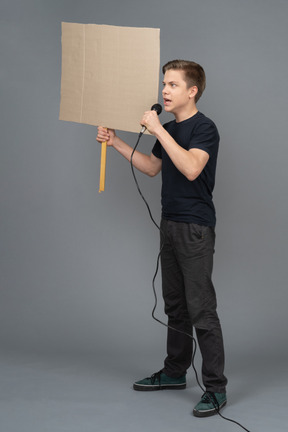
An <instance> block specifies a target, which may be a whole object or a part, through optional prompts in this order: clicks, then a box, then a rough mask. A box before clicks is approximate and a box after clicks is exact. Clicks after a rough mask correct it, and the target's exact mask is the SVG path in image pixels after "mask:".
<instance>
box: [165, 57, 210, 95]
mask: <svg viewBox="0 0 288 432" xmlns="http://www.w3.org/2000/svg"><path fill="white" fill-rule="evenodd" d="M170 69H174V70H183V72H184V74H185V78H184V79H185V81H186V83H187V88H190V87H193V86H196V87H197V88H198V92H197V94H196V96H195V102H197V101H198V100H199V99H200V97H201V95H202V93H203V91H204V89H205V87H206V76H205V72H204V69H203V68H202V66H200V65H199V64H198V63H195V62H193V61H189V60H171V61H169V62H168V63H166V64H165V65H164V66H163V68H162V72H163V74H165V72H166V71H167V70H170Z"/></svg>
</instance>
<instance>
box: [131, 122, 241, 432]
mask: <svg viewBox="0 0 288 432" xmlns="http://www.w3.org/2000/svg"><path fill="white" fill-rule="evenodd" d="M143 133H144V130H143V131H142V130H141V132H140V133H139V135H138V139H137V142H136V144H135V146H134V148H133V150H132V153H131V157H130V166H131V171H132V175H133V178H134V181H135V184H136V187H137V190H138V192H139V194H140V196H141V198H142V200H143V201H144V203H145V205H146V207H147V210H148V213H149V216H150V219H151V220H152V222H153V224H154V225H155V226H156V228H157V229H158V230H159V232H160V239H161V240H160V250H159V253H158V256H157V259H156V269H155V273H154V276H153V279H152V288H153V294H154V299H155V304H154V307H153V310H152V318H153V319H154V320H155V321H157V322H158V323H159V324H162V325H163V326H164V327H166V328H169V329H171V330H174V331H176V332H178V333H182V334H184V335H186V336H188V337H189V338H190V339H192V362H191V364H192V368H193V370H194V373H195V378H196V381H197V384H198V386H199V387H200V389H201V390H202V391H203V393H206V394H207V395H208V397H209V399H210V402H212V404H213V406H214V408H215V410H216V412H217V414H218V415H219V416H220V417H221V418H222V419H224V420H226V421H228V422H231V423H234V424H236V425H238V426H239V427H240V428H242V429H243V430H245V431H246V432H250V431H249V430H248V429H246V428H245V427H244V426H243V425H242V424H241V423H238V422H237V421H236V420H233V419H230V418H228V417H225V416H223V414H221V413H220V410H219V406H218V405H217V404H216V403H215V401H214V400H213V398H212V397H211V396H210V395H209V392H206V390H205V389H204V388H203V386H202V385H201V383H200V380H199V377H198V373H197V370H196V367H195V362H194V360H195V356H196V351H197V341H196V339H195V338H194V336H193V335H192V334H190V333H186V332H184V331H182V330H178V329H176V328H174V327H172V326H170V325H169V324H166V323H164V322H163V321H161V320H160V319H158V318H157V317H156V316H155V310H156V308H157V304H158V299H157V293H156V288H155V280H156V277H157V275H158V271H159V264H160V257H161V253H162V250H163V247H164V237H165V236H164V233H163V231H162V230H161V228H160V226H159V225H158V224H157V222H156V221H155V219H154V217H153V215H152V212H151V209H150V206H149V204H148V202H147V200H146V199H145V197H144V195H143V193H142V191H141V189H140V186H139V183H138V181H137V178H136V175H135V171H134V166H133V156H134V153H135V151H136V149H137V147H138V144H139V141H140V139H141V137H142V135H143Z"/></svg>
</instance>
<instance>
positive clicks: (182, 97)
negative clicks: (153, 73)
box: [162, 69, 197, 116]
mask: <svg viewBox="0 0 288 432" xmlns="http://www.w3.org/2000/svg"><path fill="white" fill-rule="evenodd" d="M192 89H194V91H195V88H194V87H191V88H189V89H188V88H187V83H186V81H185V80H184V72H183V71H182V70H173V69H170V70H168V71H167V72H166V73H165V75H164V79H163V90H162V96H163V102H164V107H165V111H167V112H171V113H173V114H174V115H175V116H177V114H180V113H181V112H183V110H186V109H187V108H188V107H189V106H190V104H191V98H192V97H193V90H192ZM196 89H197V87H196Z"/></svg>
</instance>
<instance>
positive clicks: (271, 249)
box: [0, 0, 288, 432]
mask: <svg viewBox="0 0 288 432" xmlns="http://www.w3.org/2000/svg"><path fill="white" fill-rule="evenodd" d="M287 18H288V2H287V1H286V0H241V1H240V0H201V1H199V0H197V1H196V0H195V1H192V0H178V1H177V2H175V1H172V0H153V1H152V0H145V2H144V1H143V2H139V3H137V2H135V0H121V1H118V0H106V1H105V2H100V1H99V0H98V1H95V0H94V1H92V0H82V1H81V2H80V1H79V2H77V1H76V0H70V1H69V0H58V1H56V0H50V1H47V0H46V1H45V0H38V1H37V0H21V1H20V0H19V1H17V0H1V6H0V62H1V69H0V84H1V107H0V110H1V111H0V112H1V115H0V130H1V156H0V163H1V170H0V185H1V186H0V188H1V237H0V253H1V292H0V296H1V301H0V342H1V352H2V357H1V364H2V369H1V371H2V372H1V382H2V394H1V401H2V404H1V406H2V408H3V412H2V409H1V422H3V425H2V426H3V427H2V428H1V430H3V432H4V431H5V432H10V431H11V432H12V431H13V432H17V431H21V432H23V431H26V430H27V431H28V430H29V431H30V432H31V431H32V432H33V431H34V430H35V431H36V430H37V431H39V430H42V431H46V430H47V431H48V430H49V431H51V430H53V431H57V432H58V431H66V430H67V431H68V430H69V431H70V432H71V431H72V432H73V431H74V430H75V431H90V430H91V431H94V430H97V431H98V430H99V431H100V430H101V431H122V430H123V431H125V432H127V431H129V430H131V431H136V432H137V431H142V430H143V431H144V430H145V431H146V430H148V429H149V428H153V429H155V428H157V429H158V430H161V429H163V430H166V431H170V430H171V431H172V430H175V428H176V429H177V428H178V430H179V431H180V430H183V431H185V430H190V427H192V425H197V426H195V427H196V430H197V431H202V430H203V431H204V430H207V427H209V428H211V427H212V424H213V427H214V430H217V431H218V430H219V431H221V432H223V431H226V430H227V431H232V430H239V429H238V428H237V426H234V425H231V424H229V423H225V422H224V421H223V420H221V419H219V418H217V419H208V420H204V423H203V421H202V422H201V421H199V420H197V419H193V418H192V417H191V410H192V405H193V403H194V402H197V399H198V398H199V395H200V393H199V389H197V387H195V380H194V377H193V373H192V371H191V372H189V380H190V384H191V386H190V390H189V389H188V390H186V393H185V392H182V393H181V392H180V393H181V395H178V394H177V395H175V393H173V395H172V393H169V392H168V394H167V393H166V394H165V396H162V395H161V397H160V396H159V394H158V393H157V395H155V394H153V395H150V396H149V398H148V396H147V395H142V394H141V395H139V394H136V393H135V392H134V393H133V392H132V391H131V390H130V387H131V384H132V382H133V380H134V379H136V378H138V379H139V378H142V377H143V376H146V375H150V374H151V373H152V372H155V371H156V370H158V369H160V368H161V366H162V360H163V356H164V353H165V334H166V330H165V328H164V327H161V326H160V325H159V324H157V323H155V322H154V321H153V320H152V318H151V310H152V307H153V304H154V297H153V293H152V288H151V280H152V276H153V274H154V270H155V263H156V257H157V253H158V233H157V230H156V228H155V227H154V226H153V225H152V223H151V222H150V219H149V216H148V213H147V210H146V207H145V205H144V203H143V202H142V200H141V198H140V196H139V195H138V192H137V190H136V187H135V184H134V182H133V178H132V175H131V171H130V167H129V164H128V163H127V162H126V161H125V160H124V159H122V158H121V156H120V155H118V154H117V153H116V152H115V151H114V150H113V149H109V150H108V155H107V156H108V157H107V173H106V190H105V192H104V193H102V194H99V193H98V185H99V167H100V146H99V145H98V143H96V141H95V137H96V133H97V130H96V128H95V127H93V126H89V125H80V124H76V123H68V122H61V121H59V120H58V115H59V103H60V78H61V21H67V22H81V23H96V24H110V25H121V26H134V27H157V28H159V27H160V29H161V64H163V63H165V62H166V61H168V60H171V59H173V58H187V59H192V60H194V61H197V62H199V63H200V64H201V65H202V66H203V67H204V69H205V70H206V74H207V88H206V90H205V92H204V95H203V96H202V98H201V99H200V101H199V104H198V107H199V109H200V110H201V111H202V112H204V113H205V114H206V115H207V116H209V117H211V118H212V119H213V120H214V121H215V122H216V124H217V126H218V128H219V132H220V135H221V147H220V154H219V162H218V173H217V184H216V189H215V195H214V198H215V205H216V208H217V216H218V222H217V231H216V232H217V242H216V255H215V268H214V282H215V286H216V290H217V294H218V303H219V314H220V316H221V320H222V326H223V332H224V337H225V345H226V357H227V371H226V372H227V375H228V378H229V379H230V390H229V393H230V400H231V404H230V408H228V407H227V409H226V411H225V413H226V415H227V416H228V417H229V416H232V417H236V418H237V420H238V421H242V423H244V422H245V421H246V427H248V426H249V423H250V428H251V430H261V431H263V430H267V431H268V430H275V431H278V430H279V431H282V430H284V429H285V427H284V425H285V424H286V425H287V420H288V419H287V414H286V408H284V407H285V406H286V405H285V399H284V394H286V392H287V372H286V369H287V360H288V350H287V314H286V304H287V300H288V294H287V287H286V274H287V240H288V232H287V224H286V219H287V192H286V191H287V170H286V165H287V157H288V149H287V134H286V128H287V94H288V84H287V67H288V58H287V36H288V25H287ZM139 49H141V47H139ZM161 79H162V77H161V75H160V80H161ZM139 86H141V76H140V77H139ZM160 88H161V87H160ZM159 101H161V95H159ZM170 118H171V117H169V116H168V115H167V114H165V113H164V114H162V115H161V120H162V121H163V122H164V121H167V120H168V119H170ZM119 135H120V136H121V137H122V138H124V139H125V140H127V141H128V142H129V143H130V144H131V145H134V144H135V140H136V134H132V133H124V132H121V133H120V134H119ZM153 143H154V139H153V137H150V136H145V137H143V139H142V141H141V143H140V146H139V149H140V150H141V151H143V152H147V153H149V152H150V151H151V148H152V146H153ZM137 176H138V180H139V183H140V185H141V189H142V191H143V193H144V195H145V197H146V198H147V200H148V202H149V204H150V205H151V209H152V212H153V214H154V216H155V219H156V220H158V221H159V215H160V204H159V201H160V186H161V185H160V177H159V178H156V179H149V178H146V177H145V176H143V175H141V174H137ZM160 284H161V281H160V280H159V278H158V279H157V284H156V285H157V290H158V296H159V306H158V308H157V315H158V317H160V318H163V313H162V309H163V304H162V300H161V294H160ZM197 363H199V358H198V357H197ZM198 366H199V364H198ZM126 387H127V388H128V390H127V388H126ZM187 392H188V393H187ZM189 392H190V393H189ZM183 395H185V396H183ZM281 395H282V396H281ZM73 398H74V399H73ZM181 410H183V411H181ZM248 420H249V421H248ZM210 422H211V423H210ZM247 423H248V424H247ZM205 428H206V429H205ZM218 428H219V429H218ZM266 428H267V429H266ZM194 430H195V429H194Z"/></svg>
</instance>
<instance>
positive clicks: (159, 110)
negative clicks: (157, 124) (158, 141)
mask: <svg viewBox="0 0 288 432" xmlns="http://www.w3.org/2000/svg"><path fill="white" fill-rule="evenodd" d="M151 111H156V112H157V114H158V116H159V115H160V114H161V112H162V106H161V105H160V104H159V103H156V104H154V105H153V106H152V107H151ZM146 129H147V128H146V126H142V129H141V131H140V134H141V135H142V134H143V133H144V132H145V130H146Z"/></svg>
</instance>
